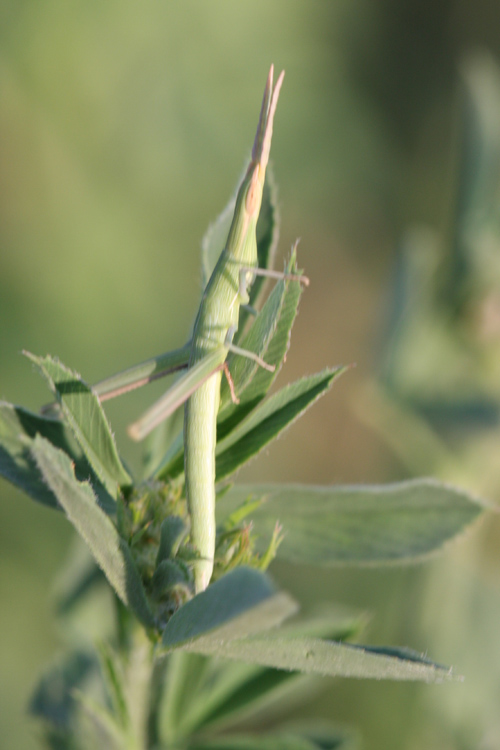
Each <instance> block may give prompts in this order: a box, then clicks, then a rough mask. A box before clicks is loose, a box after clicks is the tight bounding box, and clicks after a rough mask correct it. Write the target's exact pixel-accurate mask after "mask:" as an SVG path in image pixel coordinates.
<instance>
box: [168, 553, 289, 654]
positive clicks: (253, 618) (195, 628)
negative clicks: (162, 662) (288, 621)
mask: <svg viewBox="0 0 500 750" xmlns="http://www.w3.org/2000/svg"><path fill="white" fill-rule="evenodd" d="M296 609H297V605H296V603H295V602H294V601H293V599H291V598H290V597H289V596H288V595H287V594H284V593H283V592H277V591H276V589H275V588H274V586H273V585H272V584H271V582H270V581H269V579H268V578H267V576H265V575H264V574H263V573H260V572H258V571H257V570H253V569H251V568H245V567H240V568H235V569H234V570H233V571H231V572H230V573H228V574H227V575H225V576H223V577H222V578H220V579H219V580H218V581H216V582H215V583H213V584H212V585H211V586H209V587H208V589H206V591H203V592H202V593H201V594H198V595H197V596H195V597H194V599H191V601H189V602H188V603H187V604H185V605H184V606H183V607H181V609H179V610H177V612H176V613H175V614H174V615H173V616H172V617H171V619H170V620H169V622H168V623H167V626H166V628H165V630H164V633H163V641H162V644H163V646H164V647H165V648H166V649H173V648H178V647H179V646H181V645H183V644H185V643H189V642H190V641H192V640H193V639H196V640H197V641H202V642H203V639H204V638H207V637H209V635H208V634H210V633H211V632H212V631H214V630H215V631H216V632H217V633H218V634H219V637H225V638H230V637H236V636H237V635H240V634H243V633H244V634H247V633H255V632H258V631H260V630H263V629H266V628H270V627H273V626H274V625H276V624H277V623H279V622H282V620H284V619H285V618H286V617H289V616H290V615H291V614H293V612H295V611H296Z"/></svg>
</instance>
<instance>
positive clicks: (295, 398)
mask: <svg viewBox="0 0 500 750" xmlns="http://www.w3.org/2000/svg"><path fill="white" fill-rule="evenodd" d="M344 369H345V368H343V367H338V368H336V369H333V370H330V369H326V370H323V371H322V372H319V373H317V374H316V375H311V376H308V377H305V378H302V379H301V380H298V381H296V382H295V383H292V384H291V385H288V386H285V387H284V388H282V389H281V391H278V393H276V394H274V395H273V396H271V397H270V398H268V399H267V400H266V401H264V402H263V403H261V404H260V405H259V406H257V408H256V409H254V411H253V412H251V413H250V414H249V415H248V416H247V417H246V419H244V420H243V421H242V422H241V423H240V424H239V425H238V426H237V427H236V428H235V429H234V430H233V431H232V432H231V433H230V434H229V435H228V436H227V437H226V438H224V439H223V440H222V441H221V442H220V443H218V444H217V450H216V477H217V481H220V480H221V479H224V478H225V477H227V476H229V475H230V474H232V473H233V472H235V471H236V470H237V469H239V468H240V466H242V465H243V464H244V463H246V462H247V461H249V460H250V459H251V458H252V457H253V456H255V455H256V454H257V453H259V452H260V451H261V450H262V449H263V448H264V447H265V446H266V445H267V444H268V443H269V442H270V441H271V440H273V438H275V437H277V436H278V435H279V434H280V432H282V431H283V430H284V429H285V428H286V427H288V426H289V425H290V424H291V423H292V422H294V421H295V420H296V419H297V418H298V417H299V416H300V415H301V414H303V413H304V412H305V411H306V410H307V409H308V408H309V407H310V406H311V405H312V404H313V403H314V402H315V401H316V400H317V399H318V398H319V397H320V396H322V395H323V394H324V393H326V391H327V390H328V389H329V388H330V386H331V385H332V383H333V381H334V380H335V378H336V377H338V375H340V374H341V373H342V372H343V371H344Z"/></svg>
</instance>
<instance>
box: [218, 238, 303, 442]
mask: <svg viewBox="0 0 500 750" xmlns="http://www.w3.org/2000/svg"><path fill="white" fill-rule="evenodd" d="M285 270H286V272H287V273H291V274H293V273H297V264H296V252H295V250H294V252H293V254H292V257H291V259H290V262H289V263H288V265H287V268H286V269H285ZM301 293H302V287H301V284H300V282H298V281H286V280H280V281H279V282H278V283H277V284H276V285H275V287H274V289H273V291H272V292H271V294H270V295H269V297H268V298H267V301H266V303H265V305H264V307H263V308H262V310H261V311H260V313H259V314H258V315H257V318H256V320H255V321H254V323H253V325H252V326H251V328H250V330H249V331H248V333H247V334H246V335H245V337H244V338H242V340H241V347H242V348H243V349H246V350H247V351H252V352H255V353H256V354H258V355H259V356H260V357H262V358H264V359H265V360H266V362H267V363H268V364H269V365H274V367H275V370H274V372H269V370H265V369H264V368H263V367H259V366H258V365H257V364H256V363H255V362H254V361H253V360H251V359H249V358H246V357H241V356H238V355H237V354H232V353H230V354H229V355H228V357H227V363H228V366H229V370H230V372H231V376H232V378H233V382H234V388H235V391H236V394H237V396H238V398H239V401H240V403H239V404H233V402H232V401H231V394H230V390H229V385H228V383H227V379H225V380H224V379H223V381H222V386H221V406H220V409H219V415H218V420H217V422H218V424H217V432H218V435H219V439H220V438H222V437H224V436H225V435H226V434H227V433H228V432H229V431H230V430H231V429H232V427H233V426H234V425H235V424H237V423H238V422H240V421H241V420H242V419H243V417H244V416H246V414H247V413H248V412H249V411H250V410H251V409H252V408H253V407H254V406H255V405H256V403H258V401H259V400H260V399H262V398H263V397H264V396H265V395H266V393H267V391H268V390H269V388H270V387H271V385H272V383H273V382H274V380H275V379H276V377H277V376H278V373H279V371H280V368H281V365H282V363H283V360H284V357H285V355H286V353H287V351H288V347H289V345H290V331H291V328H292V325H293V322H294V320H295V316H296V314H297V307H298V303H299V299H300V295H301Z"/></svg>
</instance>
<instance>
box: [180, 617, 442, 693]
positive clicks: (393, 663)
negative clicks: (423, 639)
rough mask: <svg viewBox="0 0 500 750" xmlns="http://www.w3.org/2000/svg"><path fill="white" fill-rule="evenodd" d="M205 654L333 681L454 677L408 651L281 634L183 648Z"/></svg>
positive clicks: (194, 643)
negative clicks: (341, 679)
mask: <svg viewBox="0 0 500 750" xmlns="http://www.w3.org/2000/svg"><path fill="white" fill-rule="evenodd" d="M183 648H185V649H186V650H188V651H192V652H194V653H198V654H205V655H207V656H217V657H220V658H226V659H237V660H240V661H245V662H248V663H250V664H262V665H265V666H268V667H275V668H276V669H288V670H296V671H299V672H305V673H306V674H320V675H325V676H330V677H358V678H364V679H376V680H382V679H386V680H421V681H423V682H443V681H444V680H449V679H452V673H451V670H450V669H449V668H447V667H442V666H440V665H439V664H435V663H433V662H431V661H430V660H429V659H427V658H426V657H423V656H421V655H419V654H417V653H415V652H413V651H409V650H395V649H391V653H390V655H388V654H387V653H384V652H383V651H382V650H378V651H377V650H376V649H371V648H370V647H368V646H354V645H347V644H344V643H338V642H336V641H324V640H320V639H319V638H312V637H305V636H304V637H300V636H297V637H293V636H284V635H283V634H281V633H280V632H279V630H278V631H273V632H270V633H262V634H258V635H252V636H247V637H246V638H234V639H232V640H225V639H224V638H221V637H218V634H217V631H215V632H214V633H213V634H212V636H206V637H205V638H204V639H203V640H202V639H197V640H194V641H192V642H191V643H188V644H186V645H185V646H183Z"/></svg>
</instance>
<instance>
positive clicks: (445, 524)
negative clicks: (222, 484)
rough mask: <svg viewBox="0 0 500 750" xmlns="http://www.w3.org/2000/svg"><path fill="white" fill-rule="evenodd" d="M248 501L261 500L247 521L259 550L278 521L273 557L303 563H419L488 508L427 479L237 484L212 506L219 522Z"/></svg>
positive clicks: (474, 499) (471, 498)
mask: <svg viewBox="0 0 500 750" xmlns="http://www.w3.org/2000/svg"><path fill="white" fill-rule="evenodd" d="M249 496H253V497H264V498H265V500H266V501H265V502H264V503H262V504H261V505H259V506H258V507H257V508H256V509H255V511H254V512H253V514H252V516H251V520H252V523H253V527H254V530H255V533H256V536H257V537H258V539H257V548H259V544H260V547H261V551H263V547H264V546H265V540H266V539H267V538H268V537H269V534H270V533H272V530H273V528H274V525H275V523H276V520H279V522H280V524H281V525H282V526H283V530H284V539H283V541H282V543H281V545H280V547H279V549H278V556H279V557H281V558H283V559H286V560H289V561H292V562H295V563H301V564H313V565H335V564H339V563H347V564H364V563H370V564H374V563H390V562H395V561H401V560H407V561H408V560H418V559H420V558H422V557H424V556H425V555H428V554H430V553H432V552H435V551H436V550H438V549H439V548H440V547H442V546H443V544H445V542H447V541H448V540H450V539H452V538H453V537H455V536H456V535H457V534H459V533H461V532H462V531H463V530H464V529H465V528H466V526H467V525H468V524H470V523H471V522H472V521H473V520H474V519H475V518H477V517H478V516H479V515H480V514H481V513H482V512H483V511H484V510H485V507H486V506H485V504H484V503H483V502H482V501H479V500H478V499H477V498H474V497H473V496H471V495H470V494H468V493H466V492H464V491H463V490H458V489H455V488H454V487H450V486H449V485H445V484H441V483H440V482H437V481H434V480H432V479H417V480H411V481H408V482H400V483H395V484H389V485H378V486H369V485H366V486H363V485H361V486H352V487H349V486H347V487H341V486H336V487H314V486H302V485H273V484H263V485H255V486H253V485H247V486H245V485H239V486H234V487H232V488H231V489H230V490H229V492H228V493H227V494H226V495H225V496H224V497H222V498H221V500H220V502H219V503H218V504H217V513H218V518H219V519H220V522H221V523H222V522H223V520H224V518H225V517H226V515H228V514H229V513H231V512H232V511H233V510H234V508H236V507H238V506H239V505H240V504H241V503H242V502H244V500H245V499H247V498H248V497H249Z"/></svg>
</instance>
